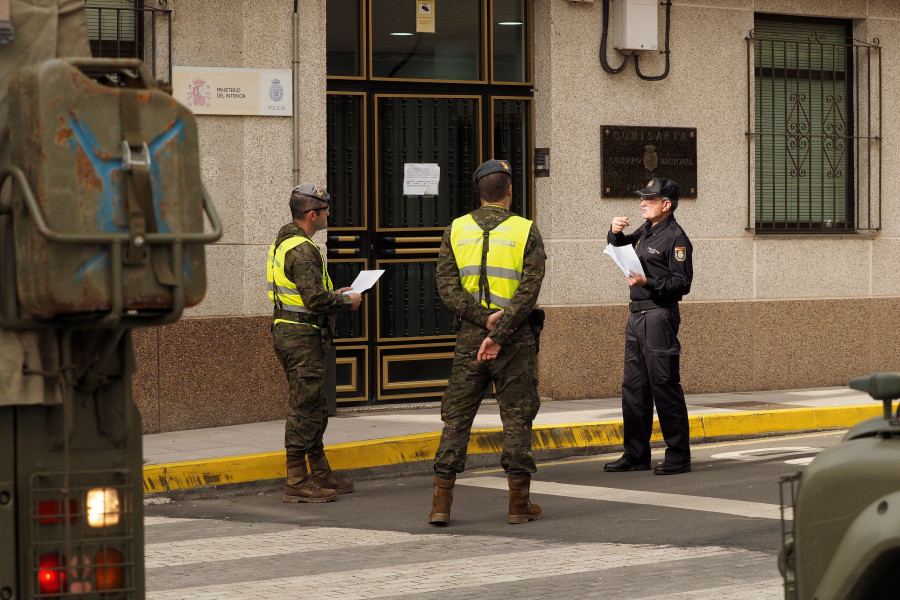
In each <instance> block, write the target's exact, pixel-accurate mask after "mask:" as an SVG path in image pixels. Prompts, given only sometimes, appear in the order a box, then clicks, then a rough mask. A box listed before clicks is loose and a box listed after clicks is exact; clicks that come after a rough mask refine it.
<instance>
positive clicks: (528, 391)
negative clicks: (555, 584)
mask: <svg viewBox="0 0 900 600" xmlns="http://www.w3.org/2000/svg"><path fill="white" fill-rule="evenodd" d="M474 179H475V183H476V185H477V186H478V190H479V195H480V197H481V207H480V208H478V209H477V210H475V211H473V212H471V213H469V214H468V215H466V216H464V217H460V218H459V219H456V220H455V221H454V222H453V224H451V225H450V226H449V227H447V229H446V230H445V231H444V235H443V239H442V241H441V249H440V255H439V256H438V262H437V285H438V291H439V292H440V295H441V299H442V300H443V301H444V303H445V304H446V305H447V306H448V307H449V308H450V310H451V311H452V312H453V314H454V315H455V316H456V317H458V318H459V320H460V327H459V332H458V333H457V338H456V350H455V356H454V359H453V368H452V372H451V375H450V380H449V383H448V386H447V391H446V393H445V394H444V398H443V400H442V401H441V420H442V421H443V422H444V429H443V432H442V434H441V442H440V446H439V448H438V451H437V454H436V455H435V458H434V496H433V501H432V509H431V514H430V515H429V519H428V521H429V523H432V524H435V525H445V524H447V523H448V522H449V521H450V504H451V503H452V500H453V485H454V483H455V481H456V474H457V473H461V472H462V471H463V470H464V469H465V466H466V447H467V445H468V442H469V433H470V431H471V428H472V422H473V420H474V419H475V414H476V412H477V411H478V407H479V406H480V404H481V400H482V398H483V397H484V395H485V393H486V392H487V391H488V388H489V386H490V385H491V383H493V384H494V387H495V390H496V397H497V402H498V404H499V406H500V417H501V419H502V421H503V454H502V457H501V460H500V462H501V464H502V466H503V469H504V470H505V471H506V474H507V476H508V481H509V515H508V516H509V518H508V522H509V523H525V522H528V521H532V520H535V519H540V518H541V516H542V513H541V508H540V506H538V505H536V504H531V503H530V502H529V495H528V494H529V486H530V482H531V473H534V472H535V471H536V470H537V468H536V467H535V464H534V458H533V457H532V454H531V424H532V422H533V421H534V418H535V416H536V415H537V412H538V409H539V408H540V404H541V402H540V397H539V396H538V393H537V374H536V370H535V336H534V332H533V330H532V327H531V321H530V316H531V312H532V309H534V306H535V303H536V302H537V298H538V293H539V292H540V290H541V282H542V281H543V278H544V261H545V254H544V243H543V240H542V239H541V234H540V232H539V231H538V228H537V226H536V225H534V223H532V222H531V221H529V220H527V219H523V218H521V217H518V216H516V215H514V214H513V213H511V212H510V210H509V208H510V203H511V201H512V177H511V171H510V167H509V163H508V162H507V161H505V160H489V161H487V162H486V163H484V164H482V165H481V166H479V167H478V169H476V171H475V177H474ZM485 242H487V250H486V251H485Z"/></svg>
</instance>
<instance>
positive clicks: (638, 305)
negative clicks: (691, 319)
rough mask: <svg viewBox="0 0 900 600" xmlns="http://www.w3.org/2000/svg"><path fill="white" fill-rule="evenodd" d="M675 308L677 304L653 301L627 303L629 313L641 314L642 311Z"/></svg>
mask: <svg viewBox="0 0 900 600" xmlns="http://www.w3.org/2000/svg"><path fill="white" fill-rule="evenodd" d="M676 306H678V303H677V302H672V303H662V302H657V301H655V300H633V301H632V302H629V303H628V309H629V310H630V311H631V312H641V311H642V310H651V309H654V308H675V307H676Z"/></svg>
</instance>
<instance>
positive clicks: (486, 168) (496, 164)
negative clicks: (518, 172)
mask: <svg viewBox="0 0 900 600" xmlns="http://www.w3.org/2000/svg"><path fill="white" fill-rule="evenodd" d="M491 173H506V174H507V175H509V176H510V177H512V169H511V168H510V166H509V162H507V161H505V160H497V159H496V158H492V159H491V160H489V161H487V162H483V163H481V164H480V165H478V168H477V169H475V175H473V176H472V179H473V180H474V181H475V183H476V184H477V183H478V182H479V181H480V180H481V178H482V177H484V176H485V175H490V174H491Z"/></svg>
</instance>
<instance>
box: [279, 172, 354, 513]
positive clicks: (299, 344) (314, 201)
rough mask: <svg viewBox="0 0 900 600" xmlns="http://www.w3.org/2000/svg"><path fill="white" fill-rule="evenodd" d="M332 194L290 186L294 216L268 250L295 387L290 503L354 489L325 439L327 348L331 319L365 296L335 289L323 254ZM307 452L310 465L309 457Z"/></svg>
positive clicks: (285, 363) (285, 362) (288, 435)
mask: <svg viewBox="0 0 900 600" xmlns="http://www.w3.org/2000/svg"><path fill="white" fill-rule="evenodd" d="M330 200H331V196H330V195H329V194H328V192H327V191H325V190H324V189H323V188H321V187H317V186H314V185H312V184H308V183H304V184H302V185H299V186H297V187H296V188H294V190H293V191H292V192H291V199H290V208H291V216H292V217H293V220H292V221H291V222H290V223H288V224H287V225H285V226H284V227H282V228H281V230H280V231H279V232H278V236H277V237H276V238H275V242H274V243H273V244H272V247H271V248H270V249H269V260H268V264H267V279H268V289H269V299H270V300H271V301H272V302H273V303H274V304H275V310H274V322H273V324H272V336H273V338H274V344H275V353H276V354H277V355H278V360H279V361H280V362H281V366H282V367H283V368H284V372H285V374H286V375H287V380H288V384H289V386H290V415H289V416H288V418H287V422H286V423H285V427H284V446H285V449H286V455H287V481H286V483H285V486H284V494H283V496H282V500H283V501H284V502H328V501H329V500H334V499H336V498H337V494H346V493H350V492H352V491H353V482H351V481H347V480H346V479H343V478H341V477H338V476H337V475H335V474H334V473H333V472H332V470H331V467H330V466H329V464H328V460H327V459H326V458H325V446H324V444H323V441H322V438H323V436H324V435H325V428H326V427H327V426H328V407H327V400H326V396H325V350H326V345H327V344H330V343H331V339H330V335H331V325H330V321H331V318H330V317H332V316H333V315H334V314H335V313H337V312H338V311H340V310H356V309H357V308H359V304H360V302H361V300H362V297H361V296H360V295H359V294H356V293H347V294H344V293H343V292H345V291H347V290H349V289H350V288H341V289H339V290H334V289H333V286H332V284H331V278H330V277H329V276H328V270H327V268H326V266H325V259H324V258H323V257H322V254H321V252H320V251H319V248H318V246H316V244H315V243H314V242H313V241H312V236H313V235H314V234H315V233H316V232H317V231H321V230H323V229H325V228H326V227H327V224H328V222H327V219H328V214H329V210H328V209H329V206H328V203H329V201H330ZM307 457H309V471H307V468H306V458H307Z"/></svg>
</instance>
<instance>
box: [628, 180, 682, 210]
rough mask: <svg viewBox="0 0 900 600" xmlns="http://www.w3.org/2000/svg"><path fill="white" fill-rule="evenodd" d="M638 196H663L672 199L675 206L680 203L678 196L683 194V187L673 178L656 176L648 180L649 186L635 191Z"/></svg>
mask: <svg viewBox="0 0 900 600" xmlns="http://www.w3.org/2000/svg"><path fill="white" fill-rule="evenodd" d="M635 194H637V195H638V196H641V197H651V198H652V197H655V196H662V197H663V198H668V199H669V200H671V201H672V205H673V206H675V205H677V204H678V197H679V196H680V194H681V188H680V187H679V186H678V184H677V183H676V182H674V181H672V180H671V179H663V178H660V177H654V178H653V179H651V180H650V181H649V182H647V187H645V188H644V189H642V190H638V191H636V192H635Z"/></svg>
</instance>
